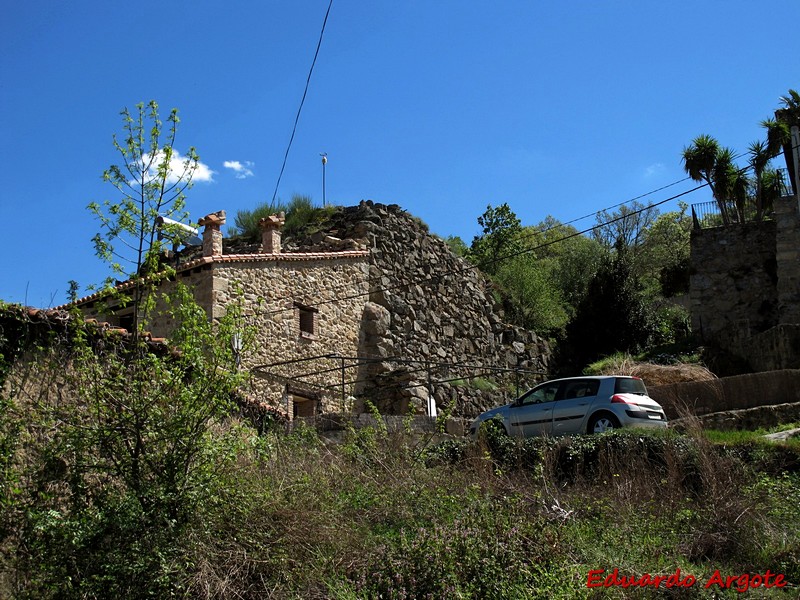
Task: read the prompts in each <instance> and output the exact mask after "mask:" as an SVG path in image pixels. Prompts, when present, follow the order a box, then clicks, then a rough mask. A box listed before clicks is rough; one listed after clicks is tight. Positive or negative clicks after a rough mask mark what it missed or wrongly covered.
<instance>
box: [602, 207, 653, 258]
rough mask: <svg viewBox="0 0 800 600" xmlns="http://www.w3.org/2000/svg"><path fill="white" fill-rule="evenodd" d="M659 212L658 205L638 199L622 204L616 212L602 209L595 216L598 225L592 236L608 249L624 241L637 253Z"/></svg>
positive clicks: (624, 243)
mask: <svg viewBox="0 0 800 600" xmlns="http://www.w3.org/2000/svg"><path fill="white" fill-rule="evenodd" d="M658 214H659V210H658V208H657V207H655V206H648V205H645V204H642V203H641V202H637V201H636V200H634V201H633V202H631V203H630V204H624V205H622V206H621V207H620V208H619V210H616V211H614V212H608V211H607V210H601V211H600V212H598V213H597V215H596V217H595V219H596V225H595V228H594V229H593V230H592V236H593V237H594V239H595V240H597V242H598V243H600V244H602V245H603V246H605V247H606V248H608V249H611V248H613V247H614V246H615V245H616V244H617V243H622V244H623V245H624V246H625V247H626V248H628V249H630V250H631V251H632V252H633V253H634V254H635V253H636V252H637V251H638V249H639V246H640V245H641V244H642V241H643V239H644V236H645V232H646V231H647V230H648V228H649V227H650V226H651V225H652V224H653V223H654V222H655V220H656V218H657V217H658Z"/></svg>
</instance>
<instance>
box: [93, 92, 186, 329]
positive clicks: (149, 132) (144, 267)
mask: <svg viewBox="0 0 800 600" xmlns="http://www.w3.org/2000/svg"><path fill="white" fill-rule="evenodd" d="M120 114H121V115H122V135H121V136H119V137H118V136H117V135H116V134H115V135H114V136H113V142H114V148H115V149H116V150H117V152H118V153H119V155H120V158H121V163H120V164H114V165H111V166H110V167H109V168H108V169H106V170H105V171H104V172H103V180H104V181H107V182H109V183H110V184H111V185H112V186H113V187H114V188H115V189H116V190H117V192H118V194H119V195H118V197H117V198H115V199H113V200H105V201H103V202H102V203H97V202H92V203H90V204H89V206H88V208H89V210H90V211H91V212H92V213H93V214H94V215H95V217H96V218H97V219H98V220H99V221H100V227H101V231H100V232H98V233H97V234H96V235H95V236H94V238H93V239H92V241H93V242H94V247H95V252H96V253H97V255H98V256H99V257H100V258H101V259H102V260H104V261H106V262H108V263H109V264H110V265H111V269H112V272H113V275H114V277H119V276H122V277H123V278H124V279H132V280H133V287H132V289H131V291H130V294H129V295H123V294H120V293H119V292H118V291H116V290H115V288H114V277H109V278H108V279H107V280H106V284H105V286H106V292H107V293H108V294H109V296H115V299H116V302H117V303H119V304H130V305H132V306H133V307H134V312H133V330H134V335H135V336H138V334H139V331H140V329H141V327H142V323H143V321H145V320H146V314H147V313H148V312H149V310H150V309H152V306H153V304H152V302H150V301H148V300H147V293H146V292H147V290H148V287H151V286H152V284H153V283H155V282H150V283H147V282H146V281H145V279H144V277H145V276H152V275H153V274H155V273H158V272H159V271H161V265H160V261H159V256H160V254H161V248H162V246H161V243H160V241H159V240H158V237H157V233H158V225H157V219H158V217H159V216H162V217H167V218H169V219H172V220H174V221H186V220H188V213H187V212H186V196H185V192H186V190H188V189H189V188H190V187H191V185H192V177H193V176H194V173H195V171H196V169H197V167H198V164H199V157H198V156H197V153H196V152H195V149H194V148H189V150H188V152H187V153H186V156H185V157H183V156H181V155H180V153H179V152H178V151H177V150H176V149H175V141H176V139H177V132H178V123H179V122H180V120H179V119H178V110H177V109H172V110H171V111H170V113H169V116H168V117H167V126H166V128H164V124H163V123H162V121H161V118H160V116H159V112H158V103H156V101H155V100H151V101H150V102H148V103H147V104H146V105H145V104H144V103H139V104H137V105H136V110H135V111H134V112H133V113H132V112H131V111H129V110H128V109H127V108H124V109H123V110H122V111H121V113H120ZM163 229H165V231H166V232H167V234H168V235H173V236H178V235H180V234H182V233H183V232H182V230H181V229H180V228H179V227H178V226H176V225H165V226H164V227H163Z"/></svg>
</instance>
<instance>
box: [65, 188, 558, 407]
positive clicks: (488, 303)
mask: <svg viewBox="0 0 800 600" xmlns="http://www.w3.org/2000/svg"><path fill="white" fill-rule="evenodd" d="M224 223H225V216H224V212H220V213H215V214H211V215H207V216H206V217H204V218H203V219H200V221H199V224H200V226H201V227H203V228H204V230H203V233H202V238H203V244H202V255H199V256H184V257H183V260H184V262H182V263H180V264H178V265H177V266H176V276H175V280H176V281H180V282H182V283H184V284H186V285H187V286H188V287H189V288H190V289H191V290H192V291H193V294H194V297H195V299H196V300H197V302H198V303H199V304H200V306H202V307H203V308H204V309H205V310H206V312H207V313H208V315H209V318H212V319H213V318H219V317H220V316H222V315H223V314H225V311H226V307H227V306H228V305H229V303H230V302H232V301H234V300H235V299H236V298H237V297H238V298H240V299H241V301H243V304H244V307H245V313H246V316H247V318H248V319H249V323H250V324H251V325H252V326H253V327H254V328H255V330H256V332H257V335H256V338H257V339H256V344H255V350H254V352H252V353H251V354H250V355H248V356H244V357H243V362H242V365H241V366H242V368H244V369H247V370H248V371H249V372H250V373H251V374H252V377H251V381H252V389H250V390H249V391H248V394H249V396H250V398H251V399H252V400H254V401H255V402H258V403H266V404H269V405H271V406H274V407H276V408H278V409H279V410H281V411H285V412H286V413H287V415H288V416H289V417H290V418H292V417H295V416H310V415H316V414H320V413H328V412H342V411H344V412H351V411H355V412H363V411H364V409H365V404H364V402H365V400H369V401H370V402H371V403H372V404H374V405H375V406H377V408H378V409H379V410H380V411H381V412H382V413H384V414H403V415H407V414H408V413H409V411H413V412H415V413H416V414H423V415H424V414H429V415H430V414H434V413H435V410H436V406H438V407H441V408H445V409H446V410H447V411H448V412H449V413H450V414H452V415H453V416H463V417H470V416H474V415H476V414H478V413H480V412H481V411H483V410H485V409H486V408H488V407H490V406H493V405H497V404H499V403H502V402H503V401H508V400H509V399H510V398H509V396H511V395H513V394H516V393H519V392H520V391H524V389H527V387H529V386H530V385H531V384H532V383H535V382H536V381H538V380H540V379H541V378H542V376H543V375H544V374H545V372H546V370H547V367H548V361H549V355H550V349H549V346H548V344H547V342H546V341H545V340H542V339H540V338H539V337H538V336H537V335H536V334H535V333H533V332H531V331H526V330H523V329H521V328H520V327H515V326H512V325H508V324H506V323H505V322H504V321H503V318H502V309H501V307H500V305H499V304H498V302H497V301H496V300H495V299H494V297H493V294H492V292H491V290H490V289H489V284H488V283H487V282H486V281H485V280H484V279H483V276H482V275H481V274H480V272H478V271H477V270H476V269H475V268H474V266H473V265H470V264H469V263H467V262H466V261H465V260H464V259H462V258H459V257H457V256H455V255H454V254H453V253H452V252H451V250H450V248H449V246H448V245H447V243H446V242H445V241H444V240H442V239H440V238H438V237H436V236H433V235H431V234H430V233H429V232H428V230H427V226H425V225H424V223H422V222H421V221H420V220H419V219H416V218H415V217H413V216H412V215H409V214H408V213H407V212H406V211H404V210H402V209H401V208H400V207H399V206H396V205H388V206H387V205H382V204H377V203H373V202H371V201H362V202H361V203H360V204H359V205H358V206H352V207H341V208H339V209H337V211H336V212H335V214H334V215H333V217H331V220H330V222H329V223H327V224H326V225H325V227H326V229H325V230H323V231H320V232H318V233H316V234H314V236H311V238H309V239H306V240H300V241H298V240H293V239H282V236H281V226H282V224H283V219H282V218H281V217H279V216H277V215H273V216H272V217H270V218H267V219H263V220H262V222H261V224H260V225H261V227H262V241H261V244H260V245H258V246H257V247H247V248H239V247H233V246H231V245H230V244H229V240H225V247H224V244H223V236H222V232H221V226H222V225H223V224H224ZM122 285H123V286H124V285H126V284H122ZM171 285H173V283H171V282H165V283H164V284H163V287H164V290H165V291H168V289H169V286H171ZM78 305H79V306H80V308H81V309H82V310H83V312H84V314H86V315H87V316H88V317H95V318H98V319H102V320H106V321H109V322H110V323H111V324H112V325H113V326H123V327H124V326H126V325H129V324H130V323H131V322H132V320H133V319H132V313H131V310H132V309H129V308H125V307H121V308H118V309H116V310H112V311H111V313H112V314H110V315H109V314H108V311H107V310H106V311H105V313H102V314H101V312H100V311H101V309H102V308H103V306H102V305H103V298H102V297H101V295H100V294H94V295H92V296H88V297H86V298H82V299H80V300H79V301H78ZM157 313H158V311H156V316H155V317H153V318H151V319H150V320H149V321H148V324H147V328H148V329H149V330H150V331H151V333H152V335H153V336H166V335H167V334H168V333H169V330H170V326H171V324H170V322H169V320H168V319H165V318H163V317H160V316H158V314H157ZM487 377H488V378H490V379H491V380H492V382H494V383H497V382H499V383H501V384H502V385H499V386H496V387H492V386H491V385H489V386H488V387H490V388H491V389H487V382H486V381H485V378H487ZM476 380H479V381H477V383H476V384H475V385H473V382H474V381H476ZM501 380H502V381H501ZM478 384H480V385H478Z"/></svg>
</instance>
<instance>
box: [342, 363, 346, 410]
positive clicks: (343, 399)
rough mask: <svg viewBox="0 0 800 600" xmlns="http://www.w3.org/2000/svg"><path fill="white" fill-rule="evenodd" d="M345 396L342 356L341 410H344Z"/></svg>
mask: <svg viewBox="0 0 800 600" xmlns="http://www.w3.org/2000/svg"><path fill="white" fill-rule="evenodd" d="M345 401H346V400H345V395H344V356H343V357H342V410H345V408H346V407H345Z"/></svg>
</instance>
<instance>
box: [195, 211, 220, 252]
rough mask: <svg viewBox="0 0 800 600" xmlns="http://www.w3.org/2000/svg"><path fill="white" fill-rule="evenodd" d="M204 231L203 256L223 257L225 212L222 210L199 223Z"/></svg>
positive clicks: (207, 216)
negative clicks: (221, 229)
mask: <svg viewBox="0 0 800 600" xmlns="http://www.w3.org/2000/svg"><path fill="white" fill-rule="evenodd" d="M197 224H198V225H200V226H201V227H205V229H203V256H222V231H220V227H221V226H222V225H224V224H225V211H224V210H220V211H217V212H215V213H211V214H210V215H206V216H205V217H203V218H202V219H200V220H199V221H198V222H197Z"/></svg>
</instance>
